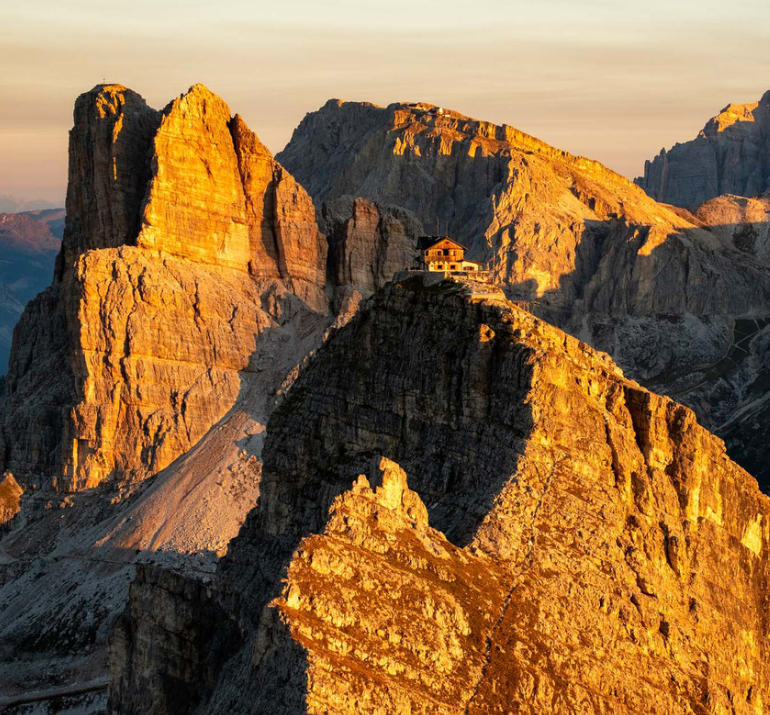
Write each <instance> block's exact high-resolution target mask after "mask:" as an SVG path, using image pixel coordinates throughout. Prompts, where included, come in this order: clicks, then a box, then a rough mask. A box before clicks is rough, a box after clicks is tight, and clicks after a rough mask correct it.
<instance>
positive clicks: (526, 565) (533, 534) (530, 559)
mask: <svg viewBox="0 0 770 715" xmlns="http://www.w3.org/2000/svg"><path fill="white" fill-rule="evenodd" d="M566 459H567V457H566V455H564V456H562V457H560V458H559V459H557V460H556V461H555V462H554V463H553V466H552V467H551V471H550V473H549V475H548V477H547V478H546V480H545V482H544V483H543V493H542V494H541V495H540V499H538V502H537V505H536V506H535V508H534V510H533V512H532V522H531V524H530V527H529V529H530V537H529V550H528V551H527V554H526V556H525V557H524V558H523V559H522V562H521V563H522V566H523V568H522V569H521V571H519V572H518V573H516V574H515V576H514V577H513V579H512V580H511V587H510V588H509V589H508V592H507V593H506V595H505V599H503V605H502V607H501V608H500V614H499V615H498V617H497V620H496V621H495V623H494V625H493V626H492V628H491V630H490V631H489V635H488V636H487V639H486V643H485V644H484V655H483V665H482V666H481V673H480V674H479V678H478V680H477V681H476V685H474V687H473V691H472V692H471V695H470V697H469V698H468V702H467V703H466V704H465V708H464V710H463V714H464V715H469V713H470V709H471V706H472V705H473V701H474V699H475V698H476V696H477V695H478V693H479V690H480V689H481V686H482V684H483V683H484V679H485V678H486V675H487V671H488V670H489V666H490V663H491V661H492V643H493V642H494V639H495V634H496V633H497V631H498V630H499V628H500V626H501V625H502V623H503V621H504V620H505V616H506V615H507V614H508V608H509V606H510V605H511V600H512V599H513V594H514V592H515V591H516V588H517V586H518V585H519V583H520V581H521V579H522V578H523V577H524V576H526V575H527V573H529V571H530V570H531V569H532V566H533V564H534V556H535V541H536V539H537V517H538V514H539V513H540V509H541V508H542V506H543V503H544V502H545V497H546V495H547V494H548V491H549V489H550V486H551V481H552V480H553V477H554V475H555V474H556V470H557V468H558V467H559V465H561V464H562V462H564V461H565V460H566Z"/></svg>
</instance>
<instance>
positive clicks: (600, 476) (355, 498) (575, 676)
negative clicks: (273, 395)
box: [110, 278, 770, 715]
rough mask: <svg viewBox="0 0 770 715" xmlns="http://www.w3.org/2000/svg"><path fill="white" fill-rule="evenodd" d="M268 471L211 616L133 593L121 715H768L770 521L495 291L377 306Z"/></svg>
mask: <svg viewBox="0 0 770 715" xmlns="http://www.w3.org/2000/svg"><path fill="white" fill-rule="evenodd" d="M264 465H265V466H264V474H263V479H262V487H261V489H262V493H261V498H260V504H259V507H258V508H257V509H255V510H254V511H253V512H252V513H251V514H250V515H249V518H248V519H247V521H246V523H245V525H244V528H243V529H242V530H241V532H240V534H239V535H238V536H237V537H236V538H235V539H234V540H233V542H232V543H231V545H230V548H229V550H228V554H227V557H226V558H225V560H224V561H223V562H222V563H221V564H220V567H219V569H218V572H217V577H216V580H215V582H214V584H213V587H212V588H211V589H210V590H209V591H206V592H204V591H203V590H201V589H196V588H194V587H193V585H192V584H188V585H185V582H184V581H180V580H178V579H177V580H176V581H171V582H170V581H169V577H168V576H167V575H166V574H164V573H163V572H159V571H157V570H156V571H143V572H141V574H140V576H139V578H138V580H137V581H136V582H135V584H134V585H133V586H132V591H131V599H130V602H129V606H128V609H127V611H126V613H125V615H124V616H123V618H122V619H121V621H120V623H119V627H118V628H117V629H116V631H115V635H114V637H113V643H112V655H111V662H112V666H113V678H114V679H113V685H112V689H111V696H110V703H111V705H110V711H111V712H112V713H116V714H117V713H125V714H128V713H146V712H163V713H177V712H180V713H181V712H201V713H202V712H206V713H273V712H282V713H385V712H389V713H392V712H404V713H406V712H421V713H473V712H478V713H489V712H512V711H515V712H520V713H543V712H549V713H574V712H576V711H583V712H591V713H605V712H606V713H610V712H613V713H629V714H631V713H639V712H658V713H693V714H694V713H698V714H700V713H706V712H735V713H747V714H748V713H751V714H752V715H753V714H754V713H760V712H763V711H764V708H765V707H766V704H767V702H768V697H770V693H768V685H769V684H770V680H769V678H768V675H769V674H768V669H767V662H768V660H767V656H768V653H767V644H766V638H765V637H764V636H765V631H766V598H765V594H766V590H767V587H768V571H767V568H766V554H767V548H768V538H769V537H768V528H767V525H768V518H769V517H770V501H768V498H767V497H766V496H764V495H762V494H761V493H760V492H759V490H758V489H757V485H756V482H755V480H754V479H753V478H752V477H751V476H750V475H748V474H747V473H746V472H744V471H743V470H742V469H741V468H740V467H738V466H737V465H736V464H734V463H733V462H731V461H730V459H729V458H728V457H727V455H726V454H725V450H724V446H723V444H722V442H721V441H720V440H719V439H718V438H716V437H714V436H712V435H711V434H709V433H708V432H707V431H706V430H704V429H703V428H702V427H700V426H699V425H698V424H697V422H696V420H695V417H694V415H693V413H692V412H691V411H690V410H689V409H687V408H685V407H682V406H680V405H677V404H676V403H674V402H672V401H671V400H669V399H667V398H665V397H659V396H657V395H654V394H652V393H650V392H648V391H646V390H644V389H643V388H641V387H639V386H638V385H637V384H635V383H633V382H631V381H629V380H627V379H625V378H624V377H623V375H622V373H621V372H620V370H619V369H618V368H617V367H616V366H615V365H614V364H613V363H612V361H611V360H610V359H609V358H608V357H607V356H606V355H603V354H601V353H597V352H595V351H594V350H592V349H591V348H589V347H588V346H587V345H585V344H582V343H580V342H578V341H577V340H575V339H574V338H571V337H569V336H567V335H566V334H564V333H562V332H561V331H560V330H558V329H556V328H553V327H551V326H549V325H547V324H546V323H544V322H542V321H540V320H538V319H537V318H535V317H533V316H532V315H531V314H529V313H527V312H525V311H523V310H521V309H519V308H517V307H516V306H514V305H512V304H510V303H508V302H507V301H506V300H505V298H504V297H503V295H502V293H501V292H499V291H495V290H494V289H491V288H483V289H481V288H479V284H473V283H467V284H463V283H462V282H459V283H458V282H456V281H447V282H445V283H442V284H439V285H434V286H425V285H423V283H422V281H421V279H419V278H415V279H412V280H410V281H407V282H406V283H403V284H401V285H394V286H391V287H389V288H385V289H384V290H383V291H381V292H379V293H378V294H377V295H376V296H375V297H374V298H373V299H371V300H370V301H368V302H367V303H366V304H365V306H363V308H362V309H361V311H360V312H359V313H358V314H357V315H356V316H355V317H354V318H353V319H352V320H351V321H350V322H349V323H348V324H347V325H346V326H345V327H344V328H342V329H341V330H339V331H338V332H337V333H336V334H335V335H334V336H333V337H332V338H331V339H330V340H329V341H328V342H327V343H326V344H325V345H324V347H322V348H321V349H320V350H319V351H318V352H317V354H316V355H315V357H314V358H313V359H312V360H311V361H310V363H309V365H308V366H307V367H306V368H305V369H303V370H302V372H301V374H300V376H299V378H298V379H297V381H296V382H295V383H294V385H293V387H292V388H291V390H290V391H289V393H288V394H287V396H286V399H285V400H284V402H283V403H282V404H281V406H280V407H279V408H278V410H277V411H276V412H274V413H273V416H272V417H271V419H270V422H269V425H268V436H267V443H266V446H265V450H264ZM204 614H206V615H207V617H206V618H204V617H203V615H204ZM208 614H211V615H208ZM213 623H217V624H218V625H217V627H216V628H213V626H212V624H213ZM725 643H730V644H731V645H730V648H729V649H728V648H725V647H724V644H725ZM178 693H184V694H185V697H186V700H184V701H183V702H180V700H179V697H178Z"/></svg>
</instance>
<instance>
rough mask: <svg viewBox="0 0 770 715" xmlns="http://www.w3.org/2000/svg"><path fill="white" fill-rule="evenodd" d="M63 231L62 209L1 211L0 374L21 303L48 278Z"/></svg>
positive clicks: (46, 281) (26, 301)
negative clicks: (17, 211) (21, 211)
mask: <svg viewBox="0 0 770 715" xmlns="http://www.w3.org/2000/svg"><path fill="white" fill-rule="evenodd" d="M6 198H8V197H0V203H2V201H3V200H4V199H6ZM38 203H40V202H38ZM6 204H7V202H6ZM63 233H64V209H62V208H46V209H34V210H29V211H25V212H23V213H0V374H3V373H4V372H5V371H6V368H7V365H8V358H9V355H10V351H11V338H12V335H13V328H14V326H15V325H16V323H17V321H18V320H19V316H20V315H21V312H22V310H23V309H24V306H25V305H26V304H27V303H28V302H29V301H30V300H32V298H34V297H35V296H36V295H37V294H38V293H39V292H40V291H42V290H43V289H44V288H45V287H46V286H47V285H48V284H49V283H50V281H51V276H52V274H53V266H54V261H55V259H56V254H57V253H58V252H59V247H60V246H61V239H62V235H63Z"/></svg>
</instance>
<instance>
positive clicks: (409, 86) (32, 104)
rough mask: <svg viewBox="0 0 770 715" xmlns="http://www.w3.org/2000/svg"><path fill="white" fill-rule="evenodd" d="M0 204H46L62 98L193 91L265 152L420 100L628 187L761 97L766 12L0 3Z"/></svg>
mask: <svg viewBox="0 0 770 715" xmlns="http://www.w3.org/2000/svg"><path fill="white" fill-rule="evenodd" d="M0 4H1V5H2V7H0V28H1V31H0V194H5V193H9V194H13V195H16V196H18V197H27V198H42V199H48V200H52V201H60V202H61V201H63V197H64V191H65V183H66V161H67V156H66V153H67V131H68V130H69V128H70V127H71V124H72V105H73V102H74V100H75V97H76V96H77V95H78V94H80V93H81V92H83V91H86V90H88V89H90V88H91V87H92V86H93V85H95V84H97V83H99V82H102V81H104V80H106V81H108V82H119V83H122V84H125V85H127V86H129V87H131V88H132V89H134V90H136V91H137V92H139V93H140V94H142V95H143V96H144V97H145V99H146V100H147V101H148V102H149V103H150V104H151V105H152V106H154V107H157V108H161V107H163V106H164V105H165V104H166V103H167V102H168V101H170V100H171V99H172V98H173V97H175V96H176V95H178V94H179V93H181V92H183V91H185V90H186V89H187V87H189V86H190V85H191V84H193V83H195V82H203V83H205V84H206V85H208V86H209V88H210V89H212V90H213V91H215V92H217V93H219V94H220V95H221V96H222V97H223V98H224V99H225V100H226V101H227V102H228V104H229V105H230V108H231V110H232V111H233V112H236V111H237V112H240V113H241V115H242V116H243V117H244V118H245V119H246V121H247V122H248V123H249V125H250V126H251V127H252V129H254V130H255V131H256V132H257V133H258V134H259V135H260V137H261V138H262V140H263V141H264V142H265V143H266V144H267V145H268V146H269V147H270V148H271V149H272V150H273V151H279V150H280V149H281V148H282V147H283V146H284V144H285V143H286V142H287V141H288V139H289V137H290V136H291V132H292V130H293V128H294V127H295V126H296V125H297V123H298V122H299V121H300V119H301V118H302V116H303V115H304V114H305V113H306V112H309V111H312V110H314V109H317V108H318V107H319V106H321V105H322V104H323V103H324V102H325V101H326V100H327V99H329V98H331V97H339V98H343V99H348V100H366V101H371V102H376V103H378V104H388V103H390V102H394V101H417V100H421V101H426V102H433V103H435V104H440V105H443V106H445V107H451V108H452V109H456V110H458V111H460V112H463V113H465V114H469V115H471V116H474V117H478V118H482V119H488V120H491V121H494V122H497V123H503V122H506V123H508V124H510V125H513V126H515V127H518V128H519V129H522V130H524V131H526V132H529V133H530V134H534V135H535V136H537V137H539V138H541V139H543V140H544V141H547V142H549V143H551V144H553V145H555V146H557V147H559V148H561V149H567V150H569V151H571V152H573V153H576V154H583V155H586V156H589V157H591V158H595V159H599V160H600V161H602V162H604V163H605V164H607V165H608V166H610V167H612V168H613V169H615V170H617V171H619V172H621V173H623V174H625V175H627V176H629V177H632V176H635V175H637V174H639V173H640V172H641V170H642V167H643V162H644V159H645V158H649V157H651V156H652V155H654V154H656V153H657V152H658V151H659V150H660V148H661V147H663V146H666V147H668V146H670V145H671V144H673V143H674V142H676V141H685V140H688V139H691V138H692V137H693V136H695V134H696V133H697V132H698V130H699V129H700V128H701V127H702V126H703V124H705V122H706V120H707V119H708V118H709V117H711V116H713V115H714V114H715V113H716V112H717V111H718V110H719V109H721V108H722V107H723V106H724V105H726V104H728V103H729V102H750V101H756V100H757V99H759V98H760V96H761V95H762V94H763V93H764V91H765V90H767V89H770V53H768V49H767V48H768V40H770V2H768V0H733V1H732V2H725V1H724V0H636V1H635V2H626V1H625V0H532V1H528V2H516V1H515V0H507V1H503V0H443V1H442V2H436V1H435V0H430V1H428V0H390V2H371V1H369V2H367V0H283V1H280V0H273V1H271V2H264V1H263V0H255V1H252V2H248V1H247V0H230V1H227V0H218V1H215V0H206V1H205V2H203V1H201V0H131V1H130V2H124V1H123V0H111V1H110V2H104V1H103V0H63V1H62V0H16V1H14V0H2V2H1V3H0Z"/></svg>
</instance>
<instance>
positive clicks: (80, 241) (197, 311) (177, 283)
mask: <svg viewBox="0 0 770 715" xmlns="http://www.w3.org/2000/svg"><path fill="white" fill-rule="evenodd" d="M66 220H67V223H66V228H65V232H64V239H63V245H62V250H61V252H60V255H59V257H58V259H57V270H56V276H55V280H54V283H53V285H52V286H51V287H50V288H49V289H48V290H47V291H46V292H44V293H43V294H41V295H40V296H39V297H38V298H37V299H36V300H35V301H34V302H33V303H32V304H31V305H30V307H29V308H28V309H27V311H26V312H25V314H24V316H23V317H22V319H21V322H20V325H19V328H18V329H17V331H16V335H15V340H14V346H13V350H12V355H11V365H10V370H9V374H8V381H7V389H6V397H5V406H4V410H3V421H2V425H1V426H0V432H1V433H2V441H3V443H4V450H3V452H4V456H3V457H2V467H3V468H4V469H5V470H8V471H11V472H13V473H14V475H15V476H16V477H17V478H18V479H19V480H20V481H21V482H22V483H27V484H34V485H36V486H38V487H47V486H53V487H54V488H57V489H64V490H67V491H77V490H80V489H84V488H89V487H93V486H96V485H98V484H100V483H102V482H105V481H113V482H118V483H120V482H126V481H135V480H139V479H143V478H145V477H147V476H149V475H151V474H154V473H156V472H157V471H159V470H160V469H163V468H164V467H166V466H167V465H168V464H170V463H171V462H172V461H173V460H174V459H175V458H176V457H178V456H179V455H181V454H183V453H184V452H186V451H187V450H189V448H190V447H191V446H192V445H193V444H195V443H196V442H197V441H198V440H199V439H200V438H201V437H202V436H203V435H204V434H205V432H206V431H207V430H208V429H209V427H211V425H213V424H214V423H215V422H217V421H218V420H219V419H220V418H221V417H222V416H223V415H224V414H225V413H226V412H227V411H228V410H229V409H230V408H231V407H232V406H233V405H234V403H235V401H236V399H237V397H238V396H239V394H240V393H241V392H242V391H243V390H244V387H245V385H246V383H247V382H248V381H249V377H248V376H249V374H250V373H252V372H253V371H255V370H257V368H256V367H255V363H254V362H253V360H252V358H253V357H254V356H256V355H257V354H258V353H259V352H260V350H259V343H260V340H261V339H262V337H263V336H265V335H269V334H270V333H271V332H274V331H277V332H281V331H283V330H285V329H284V327H283V326H284V325H286V324H287V323H289V322H291V321H296V324H297V325H299V324H300V323H301V322H302V321H303V320H305V318H307V319H308V320H310V316H312V315H316V316H317V318H318V319H317V320H316V323H317V324H318V325H317V326H316V328H315V330H316V332H317V333H318V335H319V338H320V333H321V325H322V323H323V322H324V321H325V320H326V317H325V316H326V314H327V312H328V307H327V302H326V298H325V294H324V290H325V273H326V240H325V237H324V236H323V234H321V233H320V232H319V230H318V227H317V225H316V221H315V210H314V207H313V205H312V201H311V200H310V198H309V197H308V195H307V194H306V193H305V192H304V190H303V189H302V188H301V187H300V186H299V184H297V182H296V181H295V180H294V179H293V178H292V177H291V176H290V175H289V174H288V172H286V170H285V169H283V168H282V167H281V166H280V165H279V164H277V162H275V160H274V159H273V158H272V157H271V156H270V154H269V152H268V151H267V150H266V149H265V148H264V146H262V145H261V143H260V142H259V140H258V139H257V137H256V135H254V134H253V133H252V132H251V131H250V130H249V128H248V127H247V126H246V125H245V123H244V122H243V121H242V120H241V119H240V118H239V117H235V118H232V119H231V117H230V111H229V108H228V107H227V105H226V104H225V103H224V102H223V101H222V100H221V99H220V98H219V97H217V96H216V95H214V94H212V93H211V92H210V91H209V90H208V89H206V88H205V87H203V86H202V85H196V86H195V87H193V88H191V89H190V91H189V92H188V93H186V94H185V95H183V96H181V97H179V98H177V99H176V100H174V101H173V102H172V103H171V104H169V106H168V107H166V109H165V110H164V111H163V112H156V111H155V110H152V109H150V108H148V107H147V106H146V104H145V103H144V100H142V99H141V97H139V95H137V94H136V93H134V92H132V91H131V90H128V89H126V88H124V87H120V86H117V85H109V86H100V87H96V88H94V89H93V90H92V91H91V92H88V93H86V94H84V95H82V96H81V97H79V98H78V100H77V102H76V105H75V126H74V128H73V130H72V132H71V134H70V183H69V189H68V199H67V219H66ZM303 316H305V317H303ZM287 329H288V328H287ZM301 357H302V355H301V354H298V355H296V356H295V360H299V359H300V358H301ZM277 379H278V382H277V383H276V387H277V385H279V384H280V381H281V379H282V376H277Z"/></svg>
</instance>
